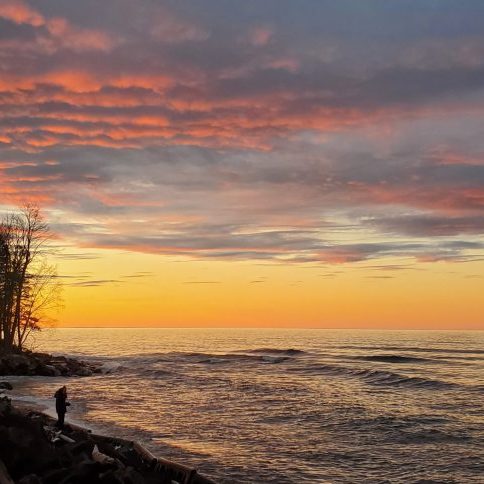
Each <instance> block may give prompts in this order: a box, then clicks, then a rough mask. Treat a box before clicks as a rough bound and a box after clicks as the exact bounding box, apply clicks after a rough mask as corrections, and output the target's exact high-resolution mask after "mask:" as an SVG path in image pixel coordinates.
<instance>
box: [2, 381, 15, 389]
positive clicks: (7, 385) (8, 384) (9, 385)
mask: <svg viewBox="0 0 484 484" xmlns="http://www.w3.org/2000/svg"><path fill="white" fill-rule="evenodd" d="M0 388H3V389H4V390H13V386H12V384H11V383H9V382H8V381H1V382H0Z"/></svg>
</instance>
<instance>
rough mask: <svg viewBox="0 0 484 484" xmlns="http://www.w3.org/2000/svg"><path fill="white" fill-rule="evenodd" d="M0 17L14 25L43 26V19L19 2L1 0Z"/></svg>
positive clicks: (15, 0)
mask: <svg viewBox="0 0 484 484" xmlns="http://www.w3.org/2000/svg"><path fill="white" fill-rule="evenodd" d="M0 17H2V18H4V19H6V20H10V21H11V22H14V23H16V24H28V25H33V26H34V27H40V26H42V25H44V23H45V19H44V17H43V16H42V15H41V14H40V13H39V12H37V11H36V10H34V9H33V8H31V7H30V6H29V5H27V4H26V3H25V2H23V1H21V0H2V2H1V3H0Z"/></svg>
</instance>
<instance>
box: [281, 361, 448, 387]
mask: <svg viewBox="0 0 484 484" xmlns="http://www.w3.org/2000/svg"><path fill="white" fill-rule="evenodd" d="M291 371H296V372H298V373H307V374H313V375H314V374H319V373H321V374H326V375H343V376H348V377H356V378H359V379H361V380H364V381H365V382H366V383H369V384H372V385H382V386H394V387H398V386H401V387H416V388H429V389H444V388H454V387H455V386H456V384H455V383H450V382H444V381H441V380H434V379H431V378H424V377H419V376H408V375H402V374H400V373H395V372H392V371H385V370H375V369H372V368H351V367H347V366H342V365H330V364H314V365H309V366H306V367H299V368H292V369H291Z"/></svg>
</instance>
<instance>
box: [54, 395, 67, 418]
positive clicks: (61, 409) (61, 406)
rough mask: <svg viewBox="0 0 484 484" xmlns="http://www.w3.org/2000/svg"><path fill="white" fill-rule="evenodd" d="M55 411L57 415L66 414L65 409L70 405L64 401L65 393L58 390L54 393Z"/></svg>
mask: <svg viewBox="0 0 484 484" xmlns="http://www.w3.org/2000/svg"><path fill="white" fill-rule="evenodd" d="M54 397H55V410H56V412H57V413H66V412H67V407H68V406H69V405H70V403H69V402H67V401H66V395H65V393H64V392H63V391H62V390H61V389H59V390H57V391H56V392H55V395H54Z"/></svg>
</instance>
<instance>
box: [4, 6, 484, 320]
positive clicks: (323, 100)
mask: <svg viewBox="0 0 484 484" xmlns="http://www.w3.org/2000/svg"><path fill="white" fill-rule="evenodd" d="M0 106H1V107H0V195H1V198H0V209H1V211H2V212H3V211H5V210H11V209H12V208H13V207H15V206H17V205H19V204H23V203H25V202H26V201H35V202H36V203H38V204H39V205H40V206H41V208H42V210H43V213H44V214H45V216H46V218H47V220H48V222H49V224H50V226H51V229H52V231H53V232H54V234H55V236H56V241H55V243H56V245H57V246H58V247H59V251H58V254H57V256H56V264H57V266H58V272H59V275H60V276H61V280H62V282H63V283H64V305H65V308H64V309H63V310H62V311H61V313H60V314H59V325H60V326H153V325H159V326H210V327H214V326H238V327H240V326H261V327H268V326H269V327H279V326H280V327H322V328H422V329H424V328H435V329H459V328H465V329H484V297H483V293H484V237H483V234H484V1H482V0H475V1H472V0H452V1H450V0H439V1H434V0H420V1H408V0H394V1H388V0H373V1H369V0H368V1H365V0H332V1H325V0H263V1H262V0H240V1H235V0H234V1H227V0H186V1H175V0H172V1H162V0H159V1H158V0H103V1H99V0H82V1H65V0H30V1H21V0H0Z"/></svg>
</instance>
